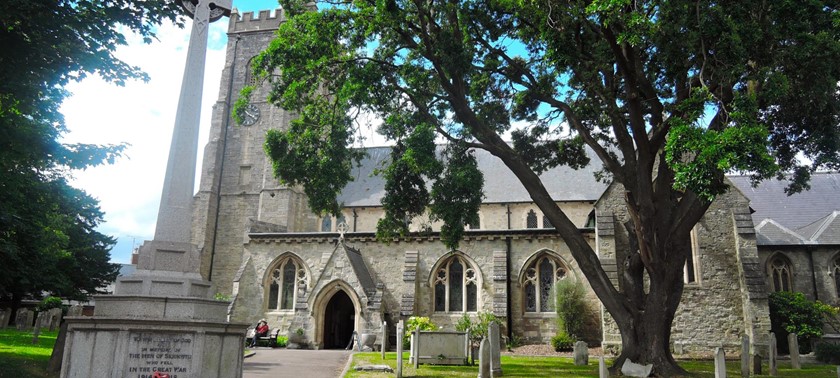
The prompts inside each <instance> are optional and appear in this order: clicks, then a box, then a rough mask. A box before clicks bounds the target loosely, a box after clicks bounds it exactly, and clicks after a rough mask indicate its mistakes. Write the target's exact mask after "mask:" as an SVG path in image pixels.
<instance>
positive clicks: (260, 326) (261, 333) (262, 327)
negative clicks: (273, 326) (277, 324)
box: [251, 319, 268, 347]
mask: <svg viewBox="0 0 840 378" xmlns="http://www.w3.org/2000/svg"><path fill="white" fill-rule="evenodd" d="M260 337H268V322H266V321H265V319H260V321H259V322H257V328H256V329H255V330H254V338H253V339H252V340H251V347H255V346H257V340H259V338H260Z"/></svg>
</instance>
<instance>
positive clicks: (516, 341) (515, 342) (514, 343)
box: [505, 333, 523, 350]
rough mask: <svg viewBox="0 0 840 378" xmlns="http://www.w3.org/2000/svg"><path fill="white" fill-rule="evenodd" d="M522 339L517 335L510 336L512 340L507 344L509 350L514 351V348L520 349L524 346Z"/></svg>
mask: <svg viewBox="0 0 840 378" xmlns="http://www.w3.org/2000/svg"><path fill="white" fill-rule="evenodd" d="M522 343H523V341H522V338H521V337H519V336H518V335H517V334H515V333H512V334H511V335H510V340H508V342H507V344H506V345H505V346H506V347H507V349H508V350H513V348H518V347H521V346H522Z"/></svg>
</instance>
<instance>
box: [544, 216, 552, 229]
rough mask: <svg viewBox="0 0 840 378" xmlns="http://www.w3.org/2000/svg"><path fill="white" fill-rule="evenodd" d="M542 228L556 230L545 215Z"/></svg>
mask: <svg viewBox="0 0 840 378" xmlns="http://www.w3.org/2000/svg"><path fill="white" fill-rule="evenodd" d="M542 223H543V224H542V228H554V225H553V224H551V221H550V220H548V217H547V216H545V214H543V222H542Z"/></svg>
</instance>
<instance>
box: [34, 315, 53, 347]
mask: <svg viewBox="0 0 840 378" xmlns="http://www.w3.org/2000/svg"><path fill="white" fill-rule="evenodd" d="M49 319H50V314H49V312H47V311H41V312H39V313H38V318H37V319H36V320H35V329H34V330H32V344H38V336H39V335H41V327H42V326H43V325H45V324H47V323H48V322H49Z"/></svg>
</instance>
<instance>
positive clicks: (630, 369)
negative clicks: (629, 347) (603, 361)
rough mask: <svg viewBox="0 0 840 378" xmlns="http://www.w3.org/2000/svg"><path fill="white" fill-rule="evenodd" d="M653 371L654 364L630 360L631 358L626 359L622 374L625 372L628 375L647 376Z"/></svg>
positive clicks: (622, 366)
mask: <svg viewBox="0 0 840 378" xmlns="http://www.w3.org/2000/svg"><path fill="white" fill-rule="evenodd" d="M651 371H653V364H649V365H641V364H637V363H635V362H633V361H630V360H629V359H627V360H624V364H622V365H621V374H624V375H626V376H628V377H645V378H646V377H648V376H650V372H651Z"/></svg>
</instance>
